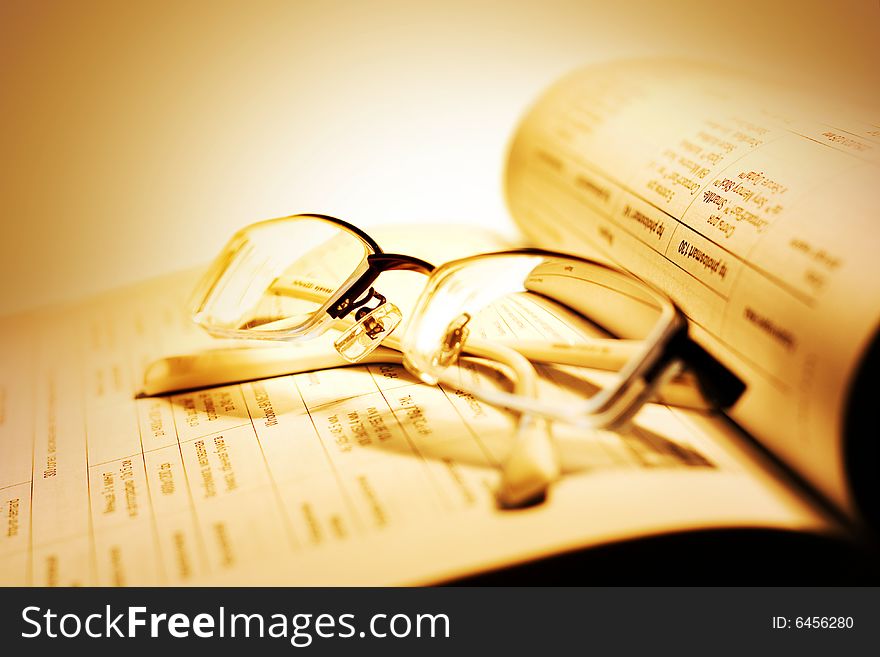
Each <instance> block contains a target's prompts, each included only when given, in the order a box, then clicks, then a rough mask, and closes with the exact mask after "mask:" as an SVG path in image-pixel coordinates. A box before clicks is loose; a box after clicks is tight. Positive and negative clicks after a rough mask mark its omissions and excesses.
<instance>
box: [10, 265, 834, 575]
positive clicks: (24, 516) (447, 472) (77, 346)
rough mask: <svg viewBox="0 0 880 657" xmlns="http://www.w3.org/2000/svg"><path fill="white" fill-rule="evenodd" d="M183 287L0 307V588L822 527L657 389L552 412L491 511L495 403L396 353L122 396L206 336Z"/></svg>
mask: <svg viewBox="0 0 880 657" xmlns="http://www.w3.org/2000/svg"><path fill="white" fill-rule="evenodd" d="M193 283H194V279H193V278H192V276H191V275H189V274H184V275H182V276H171V277H167V278H164V279H161V280H157V281H153V282H151V283H147V284H144V285H142V286H139V287H137V288H132V289H127V290H122V291H119V292H115V293H110V294H107V295H104V296H103V297H100V298H98V299H95V300H93V301H90V302H87V303H83V304H81V305H76V306H66V307H63V308H59V309H55V310H52V311H46V312H41V313H34V314H31V315H28V316H25V317H15V318H6V319H4V320H2V321H0V344H2V347H0V363H2V367H0V530H2V531H0V582H2V583H3V584H5V585H157V584H219V583H225V584H249V585H257V584H268V585H278V584H409V583H430V582H437V581H443V580H446V579H449V578H452V577H456V576H461V575H465V574H469V573H474V572H478V571H482V570H485V569H488V568H494V567H499V566H503V565H505V564H511V563H516V562H519V561H522V560H525V559H530V558H535V557H538V556H541V555H547V554H552V553H556V552H559V551H562V550H569V549H574V548H579V547H584V546H590V545H598V544H603V543H607V542H610V541H615V540H621V539H626V538H632V537H638V536H646V535H652V534H657V533H663V532H668V531H672V530H687V529H698V528H716V527H772V528H783V529H791V530H799V531H811V532H819V533H831V532H836V531H838V530H837V529H836V528H835V526H834V525H833V524H832V523H831V522H830V521H829V520H828V519H827V518H825V517H824V516H822V515H821V514H820V513H819V512H818V511H816V510H815V508H814V507H813V506H811V505H810V504H809V503H808V502H807V501H805V500H804V499H802V498H801V497H800V494H799V493H798V492H797V489H796V488H795V487H793V486H791V485H790V483H788V482H786V480H785V479H784V477H783V476H782V475H781V474H780V473H778V472H775V471H774V470H773V468H772V466H770V465H769V464H767V463H766V462H764V461H763V459H762V458H761V457H760V455H758V454H756V453H753V452H752V451H750V450H749V448H748V447H747V446H746V445H745V443H742V442H741V441H740V438H739V435H738V434H737V432H736V431H735V430H734V429H733V428H732V427H731V426H730V425H729V424H727V423H726V422H725V421H724V420H723V418H719V417H713V416H707V415H702V414H698V413H691V412H686V411H682V410H672V409H670V408H667V407H664V406H659V405H653V406H650V407H648V408H646V409H644V410H643V412H642V413H641V414H640V415H639V417H638V420H637V426H636V427H635V428H634V429H633V430H632V431H630V432H628V433H627V434H625V435H618V434H611V433H597V434H595V435H591V436H583V435H574V434H572V433H570V430H566V429H564V428H560V429H559V430H558V431H559V433H558V434H557V440H558V441H559V443H560V445H561V452H562V458H563V466H564V470H565V475H564V477H563V478H562V479H561V481H560V482H558V483H557V484H555V485H554V486H553V488H552V491H551V494H550V496H549V499H548V501H547V502H546V503H544V504H541V505H538V506H535V507H532V508H529V509H525V510H520V511H501V510H499V509H498V508H497V506H496V504H495V500H494V494H493V491H494V489H495V486H496V484H497V482H498V479H499V477H498V469H497V464H498V463H499V462H500V461H501V460H503V459H504V457H505V453H506V450H507V449H509V445H510V436H511V433H512V429H513V426H514V422H513V418H512V417H511V416H510V415H508V414H507V413H506V412H505V411H502V410H499V409H496V408H493V407H490V406H488V405H486V404H483V403H481V402H479V401H478V400H476V399H474V398H473V397H471V396H469V395H467V394H463V393H461V392H460V391H457V390H455V389H451V388H443V387H436V386H427V385H424V384H421V383H417V382H416V381H415V380H414V379H413V378H412V377H410V376H409V375H408V374H407V373H406V372H405V371H404V370H403V369H402V368H401V367H400V366H398V365H383V364H372V365H369V366H358V367H348V368H336V369H330V370H323V371H316V372H305V373H298V374H292V375H289V376H279V377H276V378H272V379H266V380H261V381H252V382H247V383H241V384H234V385H227V386H222V387H218V388H212V389H207V390H199V391H193V392H187V393H182V394H174V395H170V396H164V397H149V398H141V399H135V393H136V392H137V390H138V388H139V385H140V383H141V380H142V379H141V377H142V373H143V371H144V368H145V367H146V365H147V364H149V363H150V362H152V361H153V360H154V359H156V358H157V357H159V356H163V355H167V354H173V353H178V354H179V353H184V352H186V350H195V349H200V348H204V347H205V346H206V345H210V344H214V342H212V341H211V340H210V339H209V338H207V337H206V336H204V335H203V334H201V333H200V332H198V331H197V330H196V329H195V327H193V326H191V325H190V323H189V320H188V319H187V317H186V316H185V314H184V313H183V312H182V307H183V300H184V298H185V296H186V293H187V292H188V290H189V289H190V288H191V286H192V284H193ZM326 346H327V345H323V348H326ZM314 348H321V345H320V344H319V343H315V344H314V346H309V345H306V346H305V347H304V349H306V350H308V349H314ZM566 431H569V433H566Z"/></svg>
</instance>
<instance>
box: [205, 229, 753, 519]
mask: <svg viewBox="0 0 880 657" xmlns="http://www.w3.org/2000/svg"><path fill="white" fill-rule="evenodd" d="M394 270H405V271H413V272H419V273H421V274H424V275H427V276H428V279H427V284H426V285H425V287H424V289H423V291H422V292H421V294H420V295H419V297H418V299H417V301H416V302H415V305H414V307H413V309H412V311H411V313H410V314H409V316H408V317H407V318H406V322H405V323H404V324H405V325H404V327H403V328H402V329H401V331H402V333H403V335H402V337H398V336H397V335H396V334H395V335H392V334H393V333H394V331H395V329H397V328H398V326H399V325H400V324H401V323H402V322H403V319H404V314H403V312H401V310H400V309H399V308H398V307H397V306H396V305H395V304H394V301H395V299H394V298H393V296H392V297H391V298H388V297H386V296H385V295H383V294H382V293H380V292H379V291H378V290H377V288H376V286H375V284H376V282H377V279H379V277H380V275H381V274H383V272H388V271H394ZM389 294H390V292H389ZM193 318H194V320H195V321H196V323H198V324H199V325H200V326H202V327H203V328H205V329H206V330H207V331H208V332H209V333H210V334H211V335H214V336H217V337H224V338H246V339H260V340H281V341H300V340H307V339H310V338H313V337H316V336H318V335H320V334H322V333H324V332H326V331H327V330H328V329H329V328H331V327H334V328H338V329H340V330H341V334H340V335H339V337H338V339H336V340H335V342H334V346H335V348H336V350H337V351H338V353H339V354H340V355H341V356H342V358H344V359H345V361H347V362H351V363H356V362H363V361H364V360H365V359H367V358H368V357H369V355H370V354H371V353H372V352H373V351H374V350H375V349H376V348H377V347H378V346H379V345H380V344H384V345H385V346H386V347H391V348H392V349H397V350H399V351H400V352H401V353H402V361H403V364H404V365H405V367H406V368H407V369H408V370H409V371H410V372H411V373H413V374H414V375H415V376H417V377H418V378H419V379H420V380H421V381H423V382H425V383H428V384H438V383H440V384H444V385H447V386H452V387H454V388H455V389H457V390H461V391H463V392H465V393H469V394H472V395H474V396H475V397H477V398H479V399H481V400H484V401H486V402H488V403H490V404H494V405H497V406H499V407H503V408H506V409H509V410H511V411H513V412H515V413H518V414H519V422H518V429H517V436H516V439H515V441H514V443H513V445H512V448H511V452H510V454H509V455H508V457H507V459H506V461H505V463H504V466H503V468H502V483H501V487H500V490H499V500H500V502H501V503H502V504H503V505H505V506H521V505H523V504H526V503H529V502H531V501H533V500H535V499H539V498H541V497H542V496H543V495H544V494H545V492H546V490H547V487H548V485H549V484H550V482H552V481H553V480H554V479H556V478H557V477H558V475H559V463H558V458H557V456H556V451H555V449H554V448H553V445H552V440H551V438H550V435H549V428H548V423H547V421H548V420H552V421H562V422H567V423H570V424H574V425H576V426H579V427H584V428H585V429H609V430H614V429H620V428H622V427H624V426H625V425H626V424H627V423H628V422H629V420H630V419H631V418H632V417H633V416H634V415H635V414H636V413H637V412H638V410H639V409H640V408H641V407H642V405H643V404H645V403H646V402H647V401H650V400H651V399H653V398H654V397H655V396H656V394H657V393H658V391H659V390H660V388H661V387H663V386H664V385H666V384H668V383H670V382H672V381H673V379H676V377H678V379H677V380H678V381H679V383H680V381H681V380H682V372H683V371H684V370H685V368H686V369H687V371H688V374H687V375H686V376H687V377H689V378H690V380H691V382H692V383H693V384H695V385H696V387H698V388H699V390H700V391H701V393H702V396H703V397H704V398H705V399H706V400H707V401H708V402H709V403H710V404H712V405H714V406H717V407H720V408H726V407H728V406H730V405H732V404H733V403H734V402H735V401H736V400H737V399H738V398H739V396H740V395H741V393H742V391H743V389H744V385H743V383H742V382H741V381H740V380H739V379H738V378H737V377H736V376H735V375H734V374H733V373H731V372H730V371H729V370H727V369H726V368H725V367H724V366H723V365H722V364H721V363H719V362H718V361H717V360H716V359H715V358H713V357H712V356H711V355H710V354H709V353H708V352H706V351H705V350H703V349H702V348H701V347H700V346H699V345H697V344H696V343H695V342H693V341H692V340H690V339H689V338H688V334H687V329H688V323H687V319H686V318H685V316H684V315H683V314H682V312H681V311H680V310H679V309H678V308H677V307H676V305H675V304H674V303H673V302H672V301H671V300H670V299H669V298H668V297H667V296H666V295H664V294H663V293H662V292H660V291H658V290H656V289H655V288H653V287H652V286H650V285H648V284H646V283H645V282H643V281H641V280H639V279H637V278H635V277H633V276H631V275H629V274H627V273H625V272H622V271H619V270H616V269H613V268H610V267H608V266H605V265H603V264H600V263H597V262H594V261H590V260H586V259H583V258H579V257H576V256H571V255H565V254H561V253H555V252H551V251H543V250H538V249H520V250H513V251H504V252H498V253H488V254H484V255H478V256H473V257H469V258H464V259H460V260H455V261H452V262H449V263H446V264H444V265H442V266H440V267H437V268H435V267H434V266H432V265H431V264H429V263H428V262H425V261H424V260H420V259H418V258H414V257H411V256H407V255H400V254H388V253H384V252H383V251H382V249H381V248H380V247H379V245H378V244H377V243H376V242H375V241H374V240H373V239H372V238H371V237H369V235H367V234H366V233H364V232H363V231H361V230H359V229H358V228H356V227H355V226H352V225H351V224H348V223H346V222H344V221H341V220H339V219H335V218H333V217H328V216H325V215H317V214H305V215H295V216H291V217H284V218H281V219H273V220H269V221H263V222H259V223H256V224H253V225H251V226H248V227H246V228H244V229H242V230H241V231H239V232H238V233H236V235H235V236H233V238H232V239H231V240H230V242H229V243H228V244H227V245H226V247H225V248H224V249H223V251H222V252H221V254H220V255H219V256H218V258H217V259H216V260H215V261H214V263H213V265H212V266H211V268H210V269H209V271H208V273H207V274H206V276H205V277H204V279H203V281H202V283H201V285H200V286H199V288H198V290H197V292H196V294H195V302H194V312H193ZM551 388H552V394H550V393H548V392H547V391H548V390H550V389H551ZM560 390H564V391H566V392H564V393H562V394H560V392H559V391H560Z"/></svg>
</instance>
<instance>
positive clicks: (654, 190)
mask: <svg viewBox="0 0 880 657" xmlns="http://www.w3.org/2000/svg"><path fill="white" fill-rule="evenodd" d="M805 107H809V108H811V110H810V112H809V113H807V112H805V111H804V108H805ZM819 107H821V104H820V103H819V102H817V100H816V99H809V102H804V100H803V99H799V98H796V97H795V96H794V95H791V94H786V93H783V92H781V91H780V90H778V89H777V88H774V87H769V86H765V85H762V84H759V83H755V82H753V81H750V80H746V79H744V78H742V77H740V76H739V75H735V74H730V73H727V72H725V71H723V70H717V69H711V68H707V67H703V66H700V65H689V64H682V63H676V62H667V61H642V62H623V63H616V64H610V65H605V66H598V67H593V68H588V69H585V70H583V71H580V72H578V73H575V74H574V75H571V76H569V77H567V78H565V79H563V80H562V81H560V82H559V83H558V84H557V85H555V86H554V87H553V88H551V89H550V90H549V91H548V92H547V93H546V94H545V95H544V96H543V97H541V98H540V100H539V101H538V102H537V104H536V105H535V106H534V107H533V108H532V109H531V110H530V112H529V113H528V115H527V116H526V117H525V119H524V120H523V122H522V124H521V125H520V127H519V129H518V131H517V133H516V136H515V138H514V141H513V144H512V147H511V151H510V155H509V161H508V166H507V172H506V190H507V197H508V203H509V206H510V209H511V211H512V214H513V216H514V218H515V219H516V221H517V223H518V224H519V226H520V227H521V228H522V229H523V231H525V232H526V233H527V234H528V235H529V237H530V238H531V240H532V241H533V242H535V243H537V244H538V245H540V246H543V247H546V248H556V249H560V250H565V251H569V252H572V251H573V252H576V253H578V254H580V255H586V256H589V257H593V258H595V259H600V260H603V261H606V262H611V263H613V264H616V265H618V266H620V267H623V268H624V269H627V270H629V271H631V272H633V273H634V274H636V275H637V276H640V277H641V278H643V279H645V280H648V281H650V282H651V283H653V284H655V285H656V286H658V287H660V288H661V289H663V290H665V291H666V292H667V293H668V294H669V295H670V296H671V297H672V298H673V299H674V300H675V301H676V302H677V303H678V304H679V305H680V307H681V308H682V309H683V310H684V312H685V313H686V314H687V316H688V317H689V318H690V320H691V322H692V325H693V330H692V333H693V335H694V336H695V337H696V338H697V340H698V341H700V342H701V343H703V344H704V346H706V348H708V349H709V350H710V351H711V352H713V353H714V354H715V355H716V356H718V357H719V358H720V359H721V360H722V361H723V362H725V363H726V364H727V365H728V366H729V367H730V368H731V369H732V370H733V371H735V372H736V373H738V374H739V375H740V376H741V377H743V378H744V379H745V380H746V381H747V382H748V390H747V391H746V393H745V395H744V396H743V398H742V399H741V400H740V402H739V403H738V404H737V405H736V406H735V407H734V409H733V410H732V412H731V417H732V418H733V419H734V420H735V421H736V422H738V423H739V424H740V425H741V426H742V427H744V428H745V429H746V430H747V431H748V432H749V433H751V434H752V435H753V436H754V437H756V438H757V439H758V440H759V441H760V442H761V443H763V444H764V445H765V446H766V447H768V448H769V449H770V450H772V451H773V452H774V453H775V454H776V455H777V456H779V457H780V458H781V459H782V460H783V461H784V462H785V463H787V464H788V465H790V466H791V467H792V468H793V469H795V470H796V471H797V472H798V473H799V474H800V475H801V476H803V477H804V478H805V479H807V480H808V481H809V482H811V483H812V484H813V485H814V486H815V487H816V488H817V489H818V490H819V491H821V492H822V493H823V494H824V495H825V496H827V497H828V498H830V499H831V500H833V501H834V502H835V503H836V504H837V505H838V506H839V507H841V508H842V509H844V510H846V511H847V512H848V513H850V514H856V513H857V508H859V507H861V510H862V511H863V512H866V513H867V514H868V515H872V514H876V511H877V506H876V501H875V500H876V493H873V494H874V495H875V497H874V499H873V500H872V498H871V497H870V495H871V494H872V492H871V489H870V486H874V488H873V490H874V491H876V483H874V480H875V479H876V476H877V462H876V458H875V459H874V460H873V461H872V463H870V464H869V465H868V467H867V468H864V472H866V473H867V474H866V475H865V474H864V472H863V471H862V470H859V469H858V468H853V467H852V466H853V464H859V463H860V464H861V465H864V463H865V459H864V458H863V457H862V455H863V454H876V452H872V451H871V450H872V449H875V448H874V447H873V442H874V441H875V440H876V435H875V434H876V430H874V429H872V430H869V429H868V427H866V426H864V425H863V424H862V425H860V424H859V423H858V422H856V421H855V420H854V418H855V417H856V415H855V414H856V413H857V412H858V411H857V410H856V409H853V408H852V406H853V403H854V401H853V400H854V399H855V397H853V396H852V393H853V391H854V390H855V391H856V392H858V389H857V388H856V387H854V386H853V380H854V378H855V376H856V373H857V371H858V368H859V365H860V363H861V362H863V356H864V354H865V353H866V352H867V351H868V349H869V345H870V344H871V343H872V341H874V340H875V339H876V338H875V336H876V331H877V326H878V317H880V260H878V258H877V245H878V244H880V225H878V223H877V206H876V202H877V190H878V189H880V127H878V125H880V124H878V121H877V120H876V118H875V119H874V120H873V121H870V120H865V119H863V118H859V117H856V116H855V113H854V112H852V111H850V110H840V109H833V110H831V109H829V110H821V109H818V108H819ZM622 321H623V318H622ZM874 360H876V359H874ZM872 362H873V361H872ZM866 367H867V366H866ZM862 376H866V375H864V374H863V375H862ZM860 477H861V478H860ZM872 504H873V506H872Z"/></svg>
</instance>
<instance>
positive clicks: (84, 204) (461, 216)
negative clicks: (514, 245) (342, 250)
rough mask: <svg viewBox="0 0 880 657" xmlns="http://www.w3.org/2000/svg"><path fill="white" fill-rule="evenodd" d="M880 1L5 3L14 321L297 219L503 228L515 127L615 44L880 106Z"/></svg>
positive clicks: (5, 231)
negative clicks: (550, 90) (565, 77)
mask: <svg viewBox="0 0 880 657" xmlns="http://www.w3.org/2000/svg"><path fill="white" fill-rule="evenodd" d="M878 44H880V3H878V2H877V0H862V1H857V0H848V1H846V2H838V3H834V2H829V1H828V0H825V1H822V2H817V1H812V0H811V1H810V2H771V1H769V0H768V1H764V2H759V1H755V0H745V1H740V2H735V3H733V2H730V3H717V2H715V3H713V2H705V1H697V0H675V1H667V2H651V1H648V0H640V1H637V2H606V1H601V2H599V1H594V2H587V1H582V2H559V1H557V0H542V1H540V2H528V3H524V2H523V3H521V2H473V1H471V2H460V1H458V0H445V1H443V2H431V3H427V2H413V1H410V2H389V1H383V2H339V1H325V2H231V3H230V2H207V1H205V2H168V3H164V2H148V3H140V4H135V3H125V2H109V3H105V2H56V3H52V2H18V1H15V2H10V1H9V0H2V2H0V89H2V91H0V94H2V96H0V97H2V100H0V134H2V137H0V139H2V141H0V147H2V152H3V160H2V162H3V164H2V172H0V198H2V203H3V215H2V233H0V280H2V284H0V314H6V313H10V312H14V311H17V310H21V309H24V308H27V307H33V306H39V305H44V304H46V303H50V302H54V301H59V300H63V299H66V298H74V297H79V296H82V295H84V294H87V293H90V292H94V291H97V290H100V289H104V288H107V287H112V286H116V285H120V284H123V283H126V282H130V281H134V280H138V279H142V278H144V277H147V276H150V275H154V274H158V273H161V272H165V271H169V270H171V269H176V268H180V267H183V266H187V265H191V264H195V263H199V262H203V261H205V260H207V259H208V258H210V257H211V256H212V255H213V253H214V252H215V251H216V250H217V249H219V247H220V246H221V245H222V244H223V243H224V242H225V240H226V238H227V237H228V236H229V235H230V234H231V233H232V232H233V231H234V230H235V229H236V228H238V227H240V226H241V225H243V224H246V223H249V222H251V221H254V220H257V219H263V218H268V217H273V216H279V215H284V214H289V213H292V212H302V211H312V212H315V211H318V212H325V213H329V214H337V215H338V216H341V217H343V218H346V219H349V220H351V221H354V222H356V223H358V224H360V225H362V226H366V227H368V226H370V225H372V224H376V223H380V222H402V221H413V222H437V221H442V222H447V221H449V222H456V223H461V222H473V223H479V224H482V225H485V226H488V227H496V228H501V229H504V228H506V227H508V226H509V222H508V219H507V216H506V210H505V208H504V205H503V201H502V196H501V192H500V180H501V173H502V166H503V159H504V153H505V149H506V144H507V140H508V138H509V136H510V135H511V133H512V132H513V129H514V126H515V124H516V121H517V120H518V118H519V117H520V115H521V114H522V113H523V111H524V110H525V108H526V107H527V105H528V104H529V103H530V102H531V101H532V100H533V99H535V98H536V97H537V95H538V94H539V93H540V92H541V90H542V89H543V88H544V87H546V86H547V85H548V84H549V83H551V82H552V81H553V80H554V79H555V78H556V77H558V76H559V75H561V74H563V73H565V72H567V71H568V70H570V69H572V68H575V67H577V66H580V65H583V64H587V63H590V62H594V61H603V60H607V59H611V58H617V57H630V56H655V55H682V56H686V57H694V58H700V59H704V60H710V61H716V62H720V63H724V64H730V65H734V66H737V67H741V68H745V69H746V70H750V71H756V72H759V73H761V74H762V75H767V76H771V77H774V78H778V79H780V80H781V81H784V82H785V83H792V84H796V85H799V86H808V87H811V88H812V89H813V90H814V91H816V92H817V93H818V94H821V95H823V96H826V97H827V96H832V97H838V98H841V99H844V100H847V101H850V102H856V103H861V104H867V105H872V106H875V105H877V104H878V103H877V94H878V89H880V72H878V64H880V45H878Z"/></svg>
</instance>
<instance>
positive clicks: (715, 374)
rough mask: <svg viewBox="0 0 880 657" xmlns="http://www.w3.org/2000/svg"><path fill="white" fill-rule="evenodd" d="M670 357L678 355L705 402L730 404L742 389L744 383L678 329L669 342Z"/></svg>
mask: <svg viewBox="0 0 880 657" xmlns="http://www.w3.org/2000/svg"><path fill="white" fill-rule="evenodd" d="M669 346H670V348H669V353H670V354H671V356H672V357H673V358H675V357H678V358H681V359H682V360H683V361H684V362H685V364H686V365H687V367H688V368H689V369H690V370H691V371H692V372H693V373H694V375H695V378H696V380H697V387H698V388H699V389H700V392H701V393H702V394H703V396H704V397H705V398H706V400H707V401H708V402H710V403H711V404H712V405H714V406H716V407H717V408H719V409H721V410H725V409H728V408H730V407H731V406H733V405H734V404H735V403H736V402H737V400H738V399H739V398H740V397H741V396H742V394H743V392H745V389H746V384H745V382H744V381H743V380H742V379H740V378H739V377H738V376H737V375H736V374H734V373H733V372H731V371H730V370H729V369H728V368H727V367H725V366H724V365H723V364H722V363H721V362H720V361H719V360H718V359H716V358H715V357H714V356H713V355H712V354H710V353H709V352H708V351H706V350H705V349H704V348H703V347H702V346H700V345H699V344H697V343H696V342H695V341H694V340H693V339H692V338H690V337H689V336H688V335H687V333H685V332H682V333H681V334H680V335H678V336H676V337H675V338H674V339H673V343H672V344H670V345H669Z"/></svg>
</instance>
